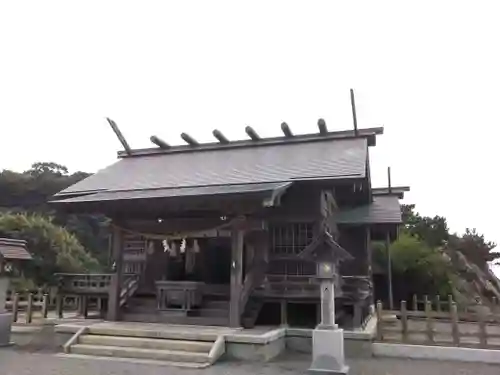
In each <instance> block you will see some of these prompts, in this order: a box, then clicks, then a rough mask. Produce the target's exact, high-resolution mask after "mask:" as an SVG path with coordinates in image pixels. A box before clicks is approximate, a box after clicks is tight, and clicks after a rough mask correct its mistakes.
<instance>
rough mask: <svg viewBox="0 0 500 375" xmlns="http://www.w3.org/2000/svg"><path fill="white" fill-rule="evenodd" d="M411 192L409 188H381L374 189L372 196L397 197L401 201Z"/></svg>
mask: <svg viewBox="0 0 500 375" xmlns="http://www.w3.org/2000/svg"><path fill="white" fill-rule="evenodd" d="M408 191H410V187H409V186H394V187H390V188H388V187H381V188H372V195H374V196H383V195H393V196H397V197H398V198H399V199H403V198H404V193H405V192H408Z"/></svg>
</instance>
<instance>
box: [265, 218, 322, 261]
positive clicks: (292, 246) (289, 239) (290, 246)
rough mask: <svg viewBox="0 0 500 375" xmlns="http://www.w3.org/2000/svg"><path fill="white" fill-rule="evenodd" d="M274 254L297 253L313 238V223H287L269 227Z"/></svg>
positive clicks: (272, 252)
mask: <svg viewBox="0 0 500 375" xmlns="http://www.w3.org/2000/svg"><path fill="white" fill-rule="evenodd" d="M269 235H270V245H271V248H270V250H271V254H272V255H297V254H299V253H300V252H301V251H302V250H304V248H306V246H307V245H309V244H310V243H311V242H312V240H313V224H312V223H286V224H279V225H272V226H271V227H270V228H269Z"/></svg>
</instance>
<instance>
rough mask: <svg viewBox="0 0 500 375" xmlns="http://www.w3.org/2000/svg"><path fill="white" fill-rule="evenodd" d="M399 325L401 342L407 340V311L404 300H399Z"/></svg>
mask: <svg viewBox="0 0 500 375" xmlns="http://www.w3.org/2000/svg"><path fill="white" fill-rule="evenodd" d="M401 326H402V329H403V330H402V338H403V342H406V341H408V313H407V309H406V301H401Z"/></svg>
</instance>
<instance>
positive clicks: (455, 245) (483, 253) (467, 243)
mask: <svg viewBox="0 0 500 375" xmlns="http://www.w3.org/2000/svg"><path fill="white" fill-rule="evenodd" d="M495 247H496V243H494V242H492V241H487V240H486V239H485V238H484V235H482V234H479V233H478V232H477V230H476V229H475V228H473V229H470V228H466V229H465V233H464V234H463V235H462V236H457V235H453V236H451V238H450V241H449V248H451V249H453V250H455V251H460V252H461V253H462V254H464V255H465V257H466V258H467V259H468V260H469V261H470V262H472V263H474V264H476V265H477V266H478V267H479V268H481V269H485V268H486V267H488V264H489V262H493V261H495V260H497V259H498V258H500V253H499V252H498V251H492V250H493V249H494V248H495Z"/></svg>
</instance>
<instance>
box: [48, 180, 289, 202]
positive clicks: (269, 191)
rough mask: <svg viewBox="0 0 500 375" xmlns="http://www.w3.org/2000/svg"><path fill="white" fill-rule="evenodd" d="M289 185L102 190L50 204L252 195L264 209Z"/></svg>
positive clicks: (275, 183) (277, 198)
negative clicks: (259, 199) (258, 198)
mask: <svg viewBox="0 0 500 375" xmlns="http://www.w3.org/2000/svg"><path fill="white" fill-rule="evenodd" d="M291 185H292V182H273V183H262V184H234V185H210V186H193V187H181V188H165V189H143V190H123V191H102V192H95V193H91V194H85V195H80V196H75V197H69V198H65V197H64V196H62V197H60V198H61V199H57V200H53V201H51V202H50V203H53V204H77V203H92V202H93V203H95V202H105V201H126V200H141V199H168V198H191V197H206V198H205V199H211V198H215V199H217V198H218V197H219V196H229V195H240V196H241V195H253V196H258V197H260V198H262V205H263V206H265V207H271V206H274V205H275V203H276V202H277V201H279V198H280V197H281V195H282V194H283V193H284V192H285V191H286V190H287V189H288V188H289V187H290V186H291Z"/></svg>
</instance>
